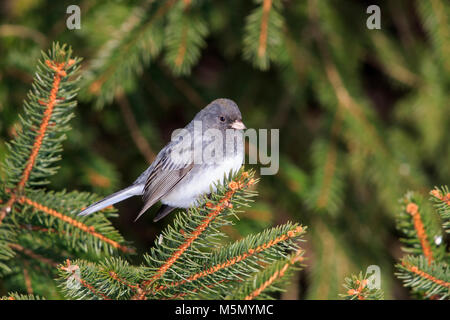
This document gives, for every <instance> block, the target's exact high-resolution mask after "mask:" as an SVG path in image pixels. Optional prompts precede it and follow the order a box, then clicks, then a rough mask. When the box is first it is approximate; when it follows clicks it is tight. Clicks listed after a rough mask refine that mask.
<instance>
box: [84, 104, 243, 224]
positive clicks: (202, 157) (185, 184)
mask: <svg viewBox="0 0 450 320" xmlns="http://www.w3.org/2000/svg"><path fill="white" fill-rule="evenodd" d="M244 129H246V127H245V125H244V124H243V122H242V116H241V112H240V111H239V107H238V106H237V104H236V103H234V102H233V101H231V100H229V99H217V100H214V101H213V102H211V103H210V104H209V105H208V106H206V107H205V108H204V109H202V110H201V111H200V112H198V113H197V114H196V116H195V118H194V119H193V120H192V121H191V122H190V123H189V124H188V125H187V126H186V127H184V128H183V129H180V130H178V131H177V132H176V133H175V134H172V140H171V142H169V143H168V144H167V145H166V146H165V147H164V148H163V149H162V150H161V151H160V152H159V153H158V155H157V156H156V158H155V160H154V161H153V163H152V164H151V165H150V166H149V167H148V168H147V170H145V171H144V172H143V173H142V174H141V175H140V176H139V177H138V178H137V179H136V181H135V182H134V183H133V184H132V185H131V186H129V187H127V188H125V189H123V190H120V191H118V192H116V193H114V194H111V195H109V196H107V197H106V198H104V199H103V200H100V201H98V202H96V203H94V204H92V205H90V206H89V207H87V208H86V209H84V210H83V211H82V212H80V214H79V215H81V216H85V215H88V214H91V213H93V212H96V211H98V210H101V209H103V208H105V207H108V206H110V205H112V204H114V203H117V202H120V201H122V200H124V199H127V198H130V197H132V196H138V195H142V196H143V200H144V206H143V208H142V210H141V211H140V212H139V214H138V216H137V218H136V220H137V219H138V218H139V217H140V216H141V215H142V214H143V213H144V212H145V211H146V210H147V209H148V208H150V207H151V206H153V205H154V204H155V203H156V202H158V201H161V203H162V206H161V208H160V209H159V211H158V213H157V215H156V217H155V218H154V220H153V221H158V220H160V219H162V218H164V217H165V216H166V215H168V214H169V213H170V212H171V211H172V210H174V209H175V208H189V207H192V206H194V205H195V204H196V200H197V199H198V197H199V196H200V195H203V194H207V193H209V192H210V190H211V189H210V188H212V189H213V190H215V183H217V182H220V180H221V179H223V178H224V177H225V175H228V174H229V173H230V171H231V172H233V173H236V172H237V171H238V170H239V169H240V167H241V166H242V163H243V160H244V148H243V138H242V130H244Z"/></svg>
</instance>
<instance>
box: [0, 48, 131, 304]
mask: <svg viewBox="0 0 450 320" xmlns="http://www.w3.org/2000/svg"><path fill="white" fill-rule="evenodd" d="M79 63H80V59H79V58H77V57H72V50H71V49H70V48H67V47H66V46H60V45H59V44H54V45H53V47H52V49H51V50H49V52H48V53H42V59H41V60H40V61H39V64H38V67H37V70H36V75H35V79H34V82H33V85H32V89H31V90H30V92H29V93H28V96H27V99H26V100H25V102H24V112H23V114H22V116H21V118H20V128H19V129H18V130H17V136H16V137H15V138H14V139H13V140H12V141H11V142H10V143H9V144H8V145H7V146H8V156H7V157H6V158H5V160H4V163H3V171H4V172H5V173H6V178H5V179H4V180H2V183H1V188H0V197H1V204H2V206H1V209H0V235H1V236H0V274H1V275H2V277H3V278H4V280H5V284H6V286H7V288H9V290H11V291H13V290H17V291H20V292H28V293H30V294H31V293H33V292H39V293H40V294H42V295H47V296H48V297H50V298H55V297H58V296H59V293H58V292H57V290H56V287H55V284H54V281H53V277H54V276H55V274H56V272H57V269H56V266H57V265H58V263H60V261H62V260H63V259H65V258H67V257H89V258H90V259H93V260H96V259H100V258H102V257H105V256H108V255H110V254H112V253H115V252H118V251H119V252H123V253H130V252H131V251H132V250H133V249H132V248H131V247H128V245H127V244H126V242H125V241H124V239H123V238H122V236H121V235H120V234H119V233H118V231H117V230H115V229H114V228H113V227H112V225H111V223H110V222H109V220H108V219H107V217H111V216H114V214H113V213H112V211H111V210H107V211H106V212H105V213H100V214H99V215H96V216H92V217H88V218H80V217H77V216H76V214H77V213H78V212H79V211H80V209H81V208H83V207H84V206H85V205H86V204H87V203H89V202H91V201H93V200H94V199H95V196H94V195H92V194H88V193H83V192H76V191H71V192H68V191H65V190H62V191H59V192H54V191H49V190H46V189H45V185H46V184H47V183H48V179H49V177H50V176H51V175H53V174H55V173H56V172H57V169H58V167H57V166H56V161H58V160H59V159H60V158H61V155H60V154H61V151H62V141H63V140H64V139H65V133H66V132H67V131H68V130H69V129H70V126H69V121H70V119H71V118H72V117H73V108H74V107H75V105H76V100H75V97H76V95H77V92H78V89H79V87H78V81H79V75H77V72H78V70H79ZM35 285H36V286H35Z"/></svg>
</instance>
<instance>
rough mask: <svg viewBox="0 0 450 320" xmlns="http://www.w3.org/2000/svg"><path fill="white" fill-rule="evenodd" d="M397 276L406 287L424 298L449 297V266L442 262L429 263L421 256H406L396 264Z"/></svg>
mask: <svg viewBox="0 0 450 320" xmlns="http://www.w3.org/2000/svg"><path fill="white" fill-rule="evenodd" d="M397 269H398V272H397V273H396V275H397V277H398V278H400V279H402V280H403V283H404V285H405V286H406V287H410V288H411V289H412V290H413V292H414V293H418V294H420V295H423V296H424V297H425V298H428V299H432V298H437V299H447V298H448V297H450V268H449V266H448V264H446V263H443V262H434V261H433V262H432V263H429V262H428V260H427V259H425V258H424V257H423V256H418V257H414V256H406V257H404V258H403V259H402V261H401V263H400V264H397Z"/></svg>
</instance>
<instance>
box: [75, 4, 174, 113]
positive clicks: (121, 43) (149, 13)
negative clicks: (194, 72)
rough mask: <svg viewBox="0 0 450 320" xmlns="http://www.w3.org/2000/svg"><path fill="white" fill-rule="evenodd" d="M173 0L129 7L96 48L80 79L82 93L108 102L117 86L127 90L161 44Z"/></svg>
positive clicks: (99, 100)
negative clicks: (112, 32)
mask: <svg viewBox="0 0 450 320" xmlns="http://www.w3.org/2000/svg"><path fill="white" fill-rule="evenodd" d="M175 3H176V0H165V1H157V2H155V1H152V0H147V1H145V2H144V3H143V4H142V5H141V6H137V7H135V8H134V9H133V10H132V13H131V14H130V16H129V18H128V19H127V20H126V21H125V22H124V23H123V24H122V25H121V26H120V28H119V31H118V32H117V33H116V34H115V36H114V37H113V38H112V39H111V40H109V41H108V42H107V43H106V44H104V45H103V46H102V48H100V50H99V51H98V54H97V56H96V57H95V58H94V59H93V61H92V62H91V63H90V65H89V67H88V69H87V72H86V74H85V75H84V81H83V88H84V90H83V96H85V97H87V98H89V99H95V103H96V105H97V106H100V107H101V106H103V105H104V104H106V103H110V102H111V101H112V100H113V98H114V96H115V94H116V92H117V89H123V91H124V92H128V91H129V90H130V89H131V88H133V87H134V86H135V83H136V76H137V75H139V74H141V73H142V70H143V68H144V67H145V66H147V65H148V64H149V62H150V59H152V58H154V57H156V56H157V55H158V54H159V52H160V51H161V49H162V47H163V32H162V31H163V19H164V17H165V16H166V15H167V13H168V12H169V11H170V9H171V7H172V6H173V5H174V4H175Z"/></svg>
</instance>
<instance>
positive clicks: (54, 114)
mask: <svg viewBox="0 0 450 320" xmlns="http://www.w3.org/2000/svg"><path fill="white" fill-rule="evenodd" d="M79 62H80V59H78V58H75V59H72V58H71V50H70V49H69V50H66V49H65V46H62V47H61V46H59V45H58V44H54V45H53V49H52V50H51V51H50V52H49V54H48V55H47V54H45V53H43V61H40V63H39V66H38V70H37V73H36V77H35V81H34V83H33V89H32V90H31V91H30V93H29V94H28V99H27V100H26V101H25V102H24V107H25V114H24V117H23V118H22V117H21V118H20V123H21V126H22V130H21V131H20V132H19V134H18V135H17V136H16V138H15V139H14V140H13V141H12V142H11V144H8V145H7V146H8V151H9V154H8V156H7V157H6V159H5V162H4V171H5V172H7V178H6V181H5V184H4V189H5V190H8V189H9V199H8V200H7V201H6V203H5V205H4V206H3V207H2V209H1V210H0V224H1V223H2V221H3V219H4V218H5V216H6V214H7V213H9V212H11V210H12V208H13V206H14V204H15V203H16V202H17V200H18V198H19V196H20V195H21V194H22V193H23V192H24V189H25V187H28V186H41V185H43V184H46V183H48V181H47V180H46V177H48V176H49V175H53V174H55V173H56V168H55V167H54V163H55V162H56V161H57V160H59V153H60V152H61V142H62V141H63V140H64V139H65V135H64V133H65V132H66V131H67V130H68V129H69V127H68V126H67V123H68V121H69V120H70V119H71V118H72V117H73V114H72V109H73V108H74V107H75V105H76V101H74V98H75V96H76V93H77V91H78V88H77V87H76V83H77V80H78V79H73V75H74V73H75V72H76V71H77V70H78V68H79V67H78V64H79Z"/></svg>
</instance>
